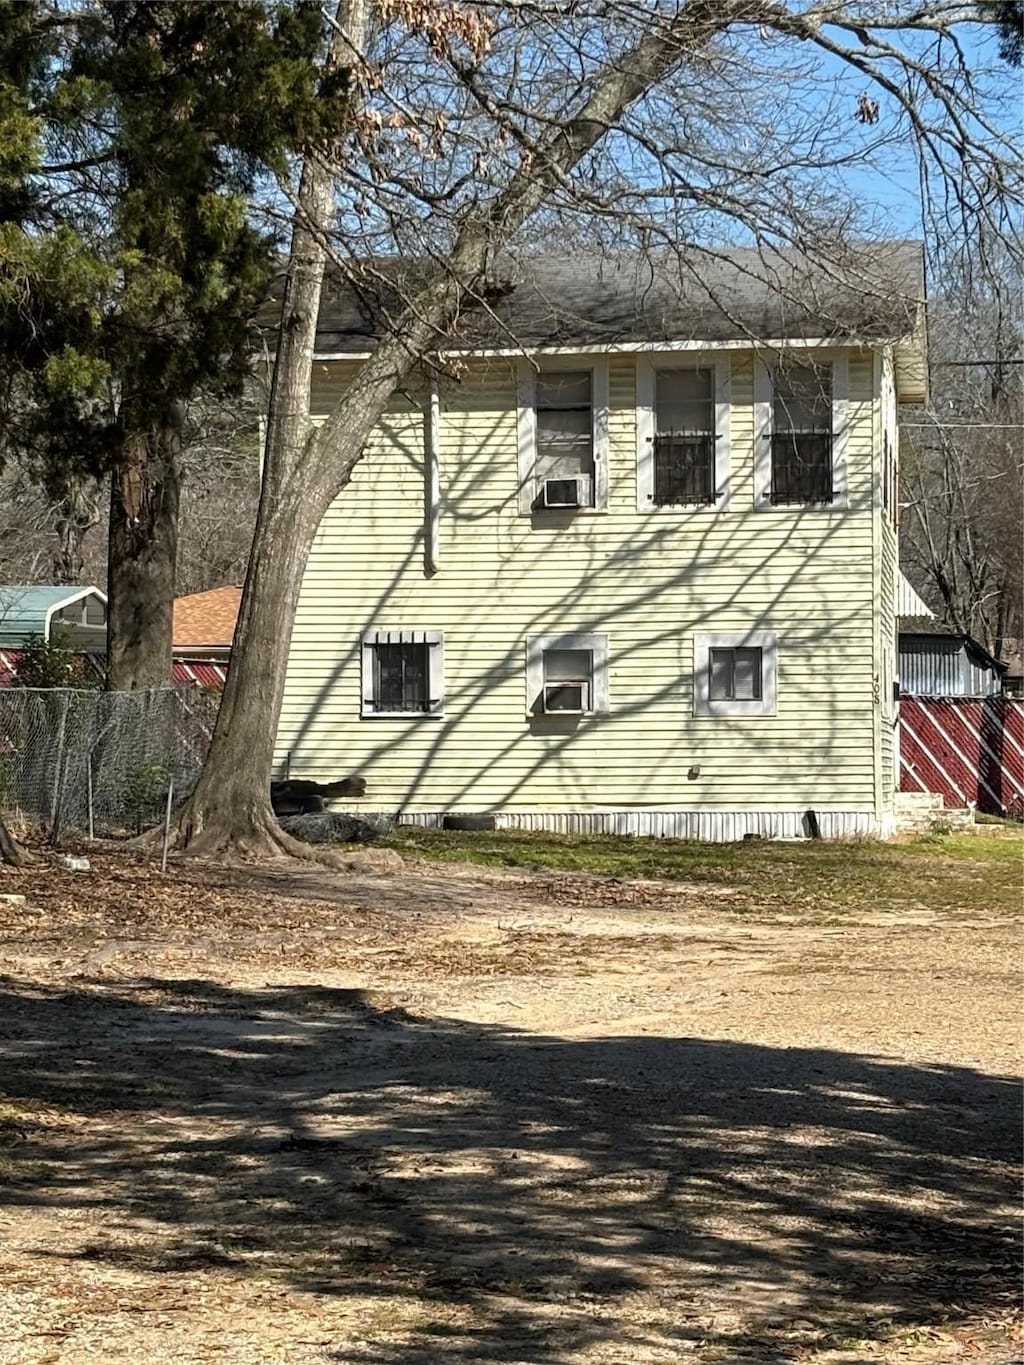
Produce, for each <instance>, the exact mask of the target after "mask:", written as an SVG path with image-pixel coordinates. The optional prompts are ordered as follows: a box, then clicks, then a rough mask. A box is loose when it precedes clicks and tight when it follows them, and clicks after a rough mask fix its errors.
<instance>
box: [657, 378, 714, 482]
mask: <svg viewBox="0 0 1024 1365" xmlns="http://www.w3.org/2000/svg"><path fill="white" fill-rule="evenodd" d="M714 500H715V375H714V371H713V370H711V369H688V370H658V371H657V374H656V376H655V393H654V498H653V501H654V504H655V506H657V507H669V506H678V505H685V504H694V503H697V504H706V503H713V502H714Z"/></svg>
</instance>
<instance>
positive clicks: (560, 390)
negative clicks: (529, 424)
mask: <svg viewBox="0 0 1024 1365" xmlns="http://www.w3.org/2000/svg"><path fill="white" fill-rule="evenodd" d="M536 392H537V396H536V400H535V404H534V410H535V413H536V423H537V459H536V478H537V483H538V485H539V492H540V499H539V501H540V506H542V507H592V506H593V488H594V395H593V375H592V374H591V372H590V371H589V370H565V371H562V372H560V373H557V374H539V375H538V376H537V390H536Z"/></svg>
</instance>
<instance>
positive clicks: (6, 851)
mask: <svg viewBox="0 0 1024 1365" xmlns="http://www.w3.org/2000/svg"><path fill="white" fill-rule="evenodd" d="M0 859H2V860H3V862H5V863H10V865H11V866H12V867H28V866H29V865H30V864H31V863H35V862H38V859H37V858H36V856H35V854H34V853H29V851H28V849H27V848H22V846H21V844H19V843H18V841H17V839H15V837H14V835H13V834H12V833H11V831H10V830H9V829H8V828H7V826H6V825H5V824H4V819H3V816H2V815H0Z"/></svg>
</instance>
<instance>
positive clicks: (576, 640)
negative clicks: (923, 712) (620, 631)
mask: <svg viewBox="0 0 1024 1365" xmlns="http://www.w3.org/2000/svg"><path fill="white" fill-rule="evenodd" d="M555 649H585V650H589V652H590V655H591V658H592V660H593V663H592V671H591V679H590V707H589V709H588V710H587V711H585V712H584V715H587V716H592V715H593V716H601V715H607V713H608V636H607V635H534V636H531V638H530V639H528V640H527V642H526V714H527V716H528V717H529V718H530V719H531V720H532V719H534V718H535V717H536V716H538V715H543V714H544V713H543V712H539V711H538V710H537V699H538V697H540V695H541V693H542V692H543V690H544V655H545V654H547V653H548V651H549V650H555ZM551 714H552V715H557V712H551Z"/></svg>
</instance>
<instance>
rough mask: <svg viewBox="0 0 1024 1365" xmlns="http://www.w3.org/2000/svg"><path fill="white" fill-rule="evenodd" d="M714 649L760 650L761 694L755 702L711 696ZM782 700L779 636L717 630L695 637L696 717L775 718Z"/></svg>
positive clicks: (757, 631) (694, 684) (767, 632)
mask: <svg viewBox="0 0 1024 1365" xmlns="http://www.w3.org/2000/svg"><path fill="white" fill-rule="evenodd" d="M713 649H760V651H761V695H760V697H758V698H757V699H756V700H754V701H732V700H730V701H715V700H712V697H711V651H712V650H713ZM777 698H778V648H777V636H776V635H775V632H774V631H769V630H747V631H742V630H741V631H726V632H721V631H717V632H714V633H713V634H709V635H695V636H694V637H693V714H694V715H695V716H774V715H775V713H776V708H777Z"/></svg>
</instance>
